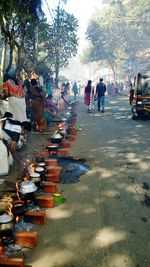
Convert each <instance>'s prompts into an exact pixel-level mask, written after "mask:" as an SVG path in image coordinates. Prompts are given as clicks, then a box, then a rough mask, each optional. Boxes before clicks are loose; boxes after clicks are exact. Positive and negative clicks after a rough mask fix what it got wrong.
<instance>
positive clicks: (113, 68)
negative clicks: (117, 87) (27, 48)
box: [111, 66, 116, 82]
mask: <svg viewBox="0 0 150 267" xmlns="http://www.w3.org/2000/svg"><path fill="white" fill-rule="evenodd" d="M111 69H112V72H113V78H114V82H116V71H115V67H114V66H111Z"/></svg>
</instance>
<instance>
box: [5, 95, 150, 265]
mask: <svg viewBox="0 0 150 267" xmlns="http://www.w3.org/2000/svg"><path fill="white" fill-rule="evenodd" d="M96 110H97V109H96V108H95V112H94V113H92V114H88V113H87V112H86V107H85V106H84V105H83V99H82V98H80V99H79V106H78V122H77V124H78V125H80V127H81V128H82V130H81V131H79V132H78V136H77V140H76V141H74V142H72V147H71V149H70V155H72V156H74V157H77V158H82V159H85V160H86V164H88V165H89V166H90V168H91V170H90V171H89V172H87V173H86V174H85V175H83V176H81V177H80V181H79V182H78V183H76V184H66V185H65V184H60V185H59V190H64V192H63V196H64V197H65V198H66V200H67V201H66V202H65V203H64V204H62V205H59V206H57V207H55V208H53V209H49V210H47V221H46V224H45V225H44V226H41V227H40V226H39V227H37V228H36V229H37V231H38V233H39V244H38V246H37V247H36V248H34V249H31V250H24V251H23V252H21V254H20V255H21V257H23V258H24V259H25V262H26V264H30V265H31V266H33V267H41V266H45V267H149V266H150V238H149V236H150V206H149V205H148V203H145V202H144V195H145V194H148V195H149V194H150V189H148V187H147V189H146V188H143V187H144V186H143V184H144V183H146V185H148V186H149V187H150V177H149V170H150V155H149V133H150V121H132V119H131V114H130V107H129V105H128V98H127V97H123V96H117V97H107V101H106V112H105V113H104V114H103V113H98V112H97V111H96ZM47 138H48V136H47V135H43V136H42V135H36V134H32V135H31V137H30V140H29V144H28V148H27V149H26V150H25V151H23V152H22V156H23V157H24V158H33V157H34V155H35V154H36V153H37V152H39V150H40V151H41V150H43V146H44V145H45V144H46V143H47ZM20 175H21V170H19V169H17V167H15V168H14V169H13V170H11V173H10V175H9V176H8V177H6V178H7V179H9V180H10V179H12V180H14V181H15V180H16V178H19V177H20Z"/></svg>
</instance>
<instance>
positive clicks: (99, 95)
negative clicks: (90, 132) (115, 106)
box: [84, 78, 106, 112]
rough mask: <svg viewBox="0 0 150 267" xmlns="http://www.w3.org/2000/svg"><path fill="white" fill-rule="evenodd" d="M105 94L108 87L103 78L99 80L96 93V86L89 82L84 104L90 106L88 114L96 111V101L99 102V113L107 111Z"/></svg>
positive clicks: (85, 91) (86, 87)
mask: <svg viewBox="0 0 150 267" xmlns="http://www.w3.org/2000/svg"><path fill="white" fill-rule="evenodd" d="M105 93H106V85H105V83H104V82H103V78H100V79H99V83H97V85H96V91H95V92H94V86H93V85H92V81H91V80H89V81H88V83H87V85H86V86H85V90H84V103H85V104H86V105H87V106H88V110H87V112H92V110H94V101H97V111H98V112H100V111H101V112H104V111H105Z"/></svg>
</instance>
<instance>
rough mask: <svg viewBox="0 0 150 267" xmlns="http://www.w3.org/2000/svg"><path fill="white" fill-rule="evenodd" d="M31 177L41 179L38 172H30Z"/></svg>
mask: <svg viewBox="0 0 150 267" xmlns="http://www.w3.org/2000/svg"><path fill="white" fill-rule="evenodd" d="M42 169H43V168H42ZM30 177H40V174H39V173H37V172H30Z"/></svg>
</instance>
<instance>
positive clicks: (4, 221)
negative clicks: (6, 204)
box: [0, 214, 13, 223]
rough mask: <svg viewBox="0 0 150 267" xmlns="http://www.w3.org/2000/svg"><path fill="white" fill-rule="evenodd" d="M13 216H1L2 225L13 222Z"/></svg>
mask: <svg viewBox="0 0 150 267" xmlns="http://www.w3.org/2000/svg"><path fill="white" fill-rule="evenodd" d="M12 219H13V216H12V215H8V214H3V215H0V223H8V222H10V221H12Z"/></svg>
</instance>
